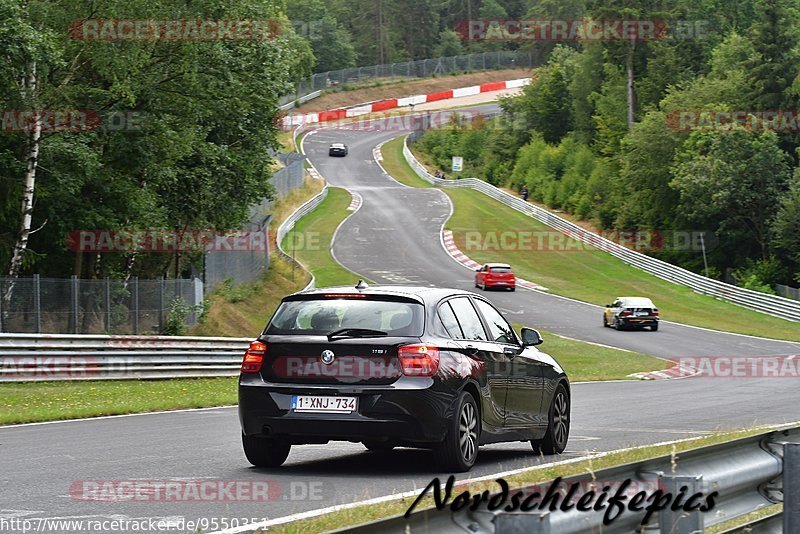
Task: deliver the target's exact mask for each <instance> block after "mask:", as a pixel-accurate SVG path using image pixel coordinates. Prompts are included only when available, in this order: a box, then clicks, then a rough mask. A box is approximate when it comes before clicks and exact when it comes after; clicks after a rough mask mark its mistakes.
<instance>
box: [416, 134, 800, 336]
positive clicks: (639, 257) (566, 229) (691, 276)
mask: <svg viewBox="0 0 800 534" xmlns="http://www.w3.org/2000/svg"><path fill="white" fill-rule="evenodd" d="M403 156H404V157H405V159H406V161H407V162H408V164H409V165H410V166H411V168H412V169H414V172H416V173H417V175H418V176H419V177H420V178H422V179H423V180H426V181H427V182H430V183H431V184H433V185H436V186H438V187H466V188H471V189H475V190H477V191H480V192H481V193H483V194H485V195H487V196H489V197H491V198H493V199H495V200H498V201H500V202H502V203H503V204H505V205H506V206H509V207H510V208H513V209H515V210H517V211H519V212H522V213H524V214H526V215H529V216H530V217H533V218H534V219H536V220H538V221H540V222H542V223H544V224H546V225H547V226H549V227H551V228H554V229H556V230H559V231H561V232H563V233H564V234H566V235H567V236H568V237H571V238H574V239H576V240H578V241H581V242H583V243H587V244H590V245H592V246H594V247H596V248H598V249H601V250H603V251H605V252H608V253H609V254H611V255H612V256H614V257H616V258H619V259H620V260H622V261H624V262H625V263H627V264H629V265H631V266H632V267H636V268H638V269H641V270H643V271H645V272H647V273H649V274H652V275H653V276H657V277H658V278H661V279H663V280H667V281H668V282H672V283H673V284H678V285H683V286H687V287H689V288H691V289H693V290H694V291H696V292H698V293H702V294H705V295H711V296H713V297H716V298H719V299H723V300H726V301H728V302H732V303H733V304H738V305H739V306H742V307H745V308H749V309H751V310H755V311H759V312H762V313H766V314H768V315H773V316H775V317H779V318H781V319H786V320H789V321H800V301H796V300H792V299H787V298H784V297H779V296H776V295H768V294H766V293H760V292H758V291H752V290H750V289H744V288H741V287H737V286H734V285H731V284H726V283H725V282H720V281H718V280H712V279H711V278H706V277H705V276H702V275H699V274H697V273H693V272H691V271H687V270H686V269H683V268H681V267H677V266H675V265H672V264H669V263H667V262H665V261H661V260H659V259H656V258H653V257H650V256H647V255H646V254H642V253H640V252H636V251H633V250H630V249H628V248H625V247H623V246H622V245H619V244H617V243H614V242H613V241H611V240H609V239H606V238H604V237H601V236H599V235H597V234H594V233H591V232H588V231H586V230H584V229H583V228H581V227H580V226H578V225H576V224H573V223H571V222H569V221H567V220H565V219H562V218H561V217H559V216H558V215H555V214H553V213H550V212H549V211H547V210H544V209H542V208H540V207H538V206H534V205H533V204H529V203H528V202H525V201H524V200H522V199H521V198H517V197H515V196H514V195H511V194H509V193H506V192H505V191H503V190H502V189H498V188H497V187H495V186H493V185H491V184H488V183H486V182H484V181H483V180H478V179H477V178H464V179H461V180H442V179H441V178H436V177H435V176H433V175H431V174H430V173H429V172H428V171H427V170H426V169H425V167H424V166H423V165H422V164H421V163H420V162H419V161H417V158H415V157H414V154H412V153H411V150H410V149H409V148H408V137H406V139H405V142H404V146H403Z"/></svg>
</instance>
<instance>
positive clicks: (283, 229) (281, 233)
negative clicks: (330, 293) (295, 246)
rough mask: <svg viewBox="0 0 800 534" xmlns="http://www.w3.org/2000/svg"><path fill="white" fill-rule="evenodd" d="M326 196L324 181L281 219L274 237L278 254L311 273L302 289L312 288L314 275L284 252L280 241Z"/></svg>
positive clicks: (326, 190) (326, 185) (291, 255)
mask: <svg viewBox="0 0 800 534" xmlns="http://www.w3.org/2000/svg"><path fill="white" fill-rule="evenodd" d="M327 196H328V184H327V183H326V184H325V187H323V188H322V191H320V192H319V193H318V194H317V195H315V196H314V197H312V198H311V199H309V200H308V201H306V202H305V203H304V204H303V205H301V206H300V207H299V208H297V209H296V210H294V211H293V212H292V214H291V215H289V216H288V217H287V218H286V220H285V221H283V223H282V224H281V225H280V226H279V227H278V232H277V234H276V236H275V238H276V239H277V245H278V250H279V251H280V254H281V255H282V256H283V257H284V258H286V259H287V260H289V261H290V262H292V263H293V264H295V265H297V266H299V267H300V268H302V269H303V270H305V271H307V272H308V273H309V274H310V275H311V281H310V282H309V283H308V285H307V286H306V287H305V288H304V291H305V290H306V289H312V288H313V287H314V285H315V283H316V280H315V278H314V275H313V274H312V273H311V270H310V269H308V268H307V267H306V266H305V265H303V264H302V263H300V262H299V261H298V260H296V259H295V257H294V255H293V254H291V253H290V252H286V251H285V250H284V249H283V246H282V245H281V243H282V242H283V239H284V238H285V237H286V235H287V234H288V233H289V232H291V231H292V229H293V228H294V226H295V224H297V221H299V220H300V219H302V218H303V217H305V216H306V215H308V214H309V213H311V212H312V211H314V210H315V209H316V208H317V206H319V205H320V204H322V201H323V200H325V197H327Z"/></svg>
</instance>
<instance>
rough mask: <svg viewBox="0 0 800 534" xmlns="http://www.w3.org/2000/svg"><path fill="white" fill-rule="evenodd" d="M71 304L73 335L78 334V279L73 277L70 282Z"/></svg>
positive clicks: (75, 276) (71, 329) (71, 328)
mask: <svg viewBox="0 0 800 534" xmlns="http://www.w3.org/2000/svg"><path fill="white" fill-rule="evenodd" d="M69 287H70V290H69V303H70V318H71V319H72V324H71V325H70V332H72V333H73V334H77V333H78V277H77V275H74V274H73V275H72V276H71V277H70V281H69Z"/></svg>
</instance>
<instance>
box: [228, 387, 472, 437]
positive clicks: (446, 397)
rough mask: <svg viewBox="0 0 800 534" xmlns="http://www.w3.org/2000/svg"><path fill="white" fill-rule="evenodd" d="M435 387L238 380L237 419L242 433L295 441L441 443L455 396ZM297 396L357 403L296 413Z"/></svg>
mask: <svg viewBox="0 0 800 534" xmlns="http://www.w3.org/2000/svg"><path fill="white" fill-rule="evenodd" d="M429 384H430V382H429ZM434 387H435V386H434ZM434 387H429V388H427V389H387V390H379V389H378V390H376V389H374V388H373V389H370V390H364V391H360V392H358V391H337V390H335V389H330V390H320V389H315V390H303V389H302V388H299V389H294V390H292V389H289V388H286V387H277V388H276V387H274V385H270V384H267V383H263V384H259V385H245V384H240V385H239V420H240V423H241V425H242V431H243V432H244V433H245V434H246V435H259V436H263V435H271V436H281V437H285V438H289V439H290V441H292V442H294V443H306V442H319V441H327V440H350V441H361V440H364V439H376V438H389V439H390V440H397V441H403V442H415V443H433V442H439V441H441V440H442V439H444V436H445V432H446V428H447V423H448V421H449V420H450V419H451V417H452V413H453V410H454V404H455V401H456V399H457V398H458V397H457V395H456V394H455V393H450V392H448V391H447V390H443V389H441V388H436V391H433V389H434ZM298 394H299V395H303V394H305V395H345V396H355V397H357V398H358V407H357V410H356V411H355V412H353V413H349V414H329V413H297V412H293V411H292V409H291V402H292V396H293V395H298Z"/></svg>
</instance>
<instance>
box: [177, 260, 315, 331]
mask: <svg viewBox="0 0 800 534" xmlns="http://www.w3.org/2000/svg"><path fill="white" fill-rule="evenodd" d="M310 280H311V276H309V274H308V273H307V272H306V271H305V270H303V269H301V268H299V267H296V266H294V265H292V264H291V263H289V262H288V261H286V260H284V259H282V258H281V257H280V256H279V255H278V254H274V255H273V256H272V258H270V266H269V270H268V271H267V272H266V273H264V276H263V277H262V278H261V279H260V280H259V281H258V282H256V283H254V284H241V285H238V286H232V285H230V284H227V283H222V284H220V286H218V287H217V288H216V289H215V291H214V292H213V293H212V294H211V296H210V297H209V298H208V300H210V301H211V306H210V307H209V308H208V311H207V312H206V314H205V316H204V317H203V320H202V322H201V324H200V325H198V326H197V327H195V328H193V329H191V330H190V331H189V332H188V335H193V336H224V337H252V338H254V339H255V338H256V336H258V334H259V333H260V332H261V331H262V330H263V329H264V326H266V324H267V321H269V318H270V317H272V314H273V313H274V312H275V310H276V309H277V308H278V304H280V302H281V299H282V298H283V297H285V296H286V295H289V294H291V293H295V292H297V291H300V290H301V289H303V288H304V287H305V286H306V285H308V282H309V281H310Z"/></svg>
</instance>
